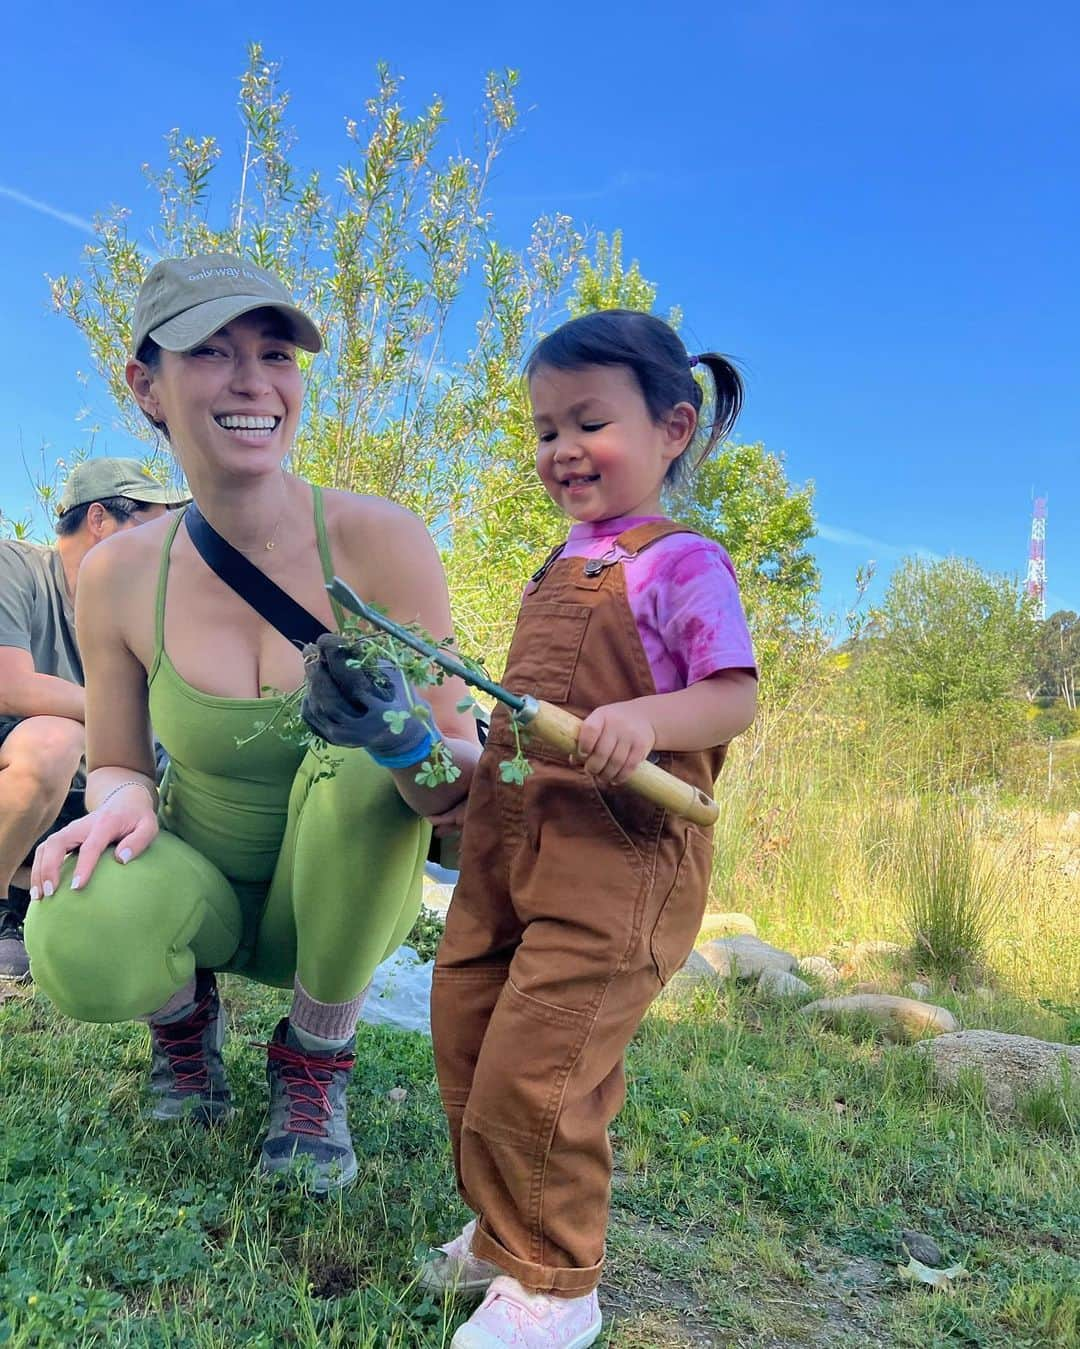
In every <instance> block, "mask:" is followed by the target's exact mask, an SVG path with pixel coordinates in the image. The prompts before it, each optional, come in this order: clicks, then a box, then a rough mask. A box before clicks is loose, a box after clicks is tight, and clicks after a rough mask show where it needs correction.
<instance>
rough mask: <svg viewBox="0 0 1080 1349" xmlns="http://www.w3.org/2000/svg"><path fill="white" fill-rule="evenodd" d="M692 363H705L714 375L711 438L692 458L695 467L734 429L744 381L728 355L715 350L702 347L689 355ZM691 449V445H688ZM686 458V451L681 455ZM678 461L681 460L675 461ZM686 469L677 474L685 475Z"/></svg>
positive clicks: (741, 399) (740, 406)
mask: <svg viewBox="0 0 1080 1349" xmlns="http://www.w3.org/2000/svg"><path fill="white" fill-rule="evenodd" d="M690 365H691V366H695V365H703V366H705V368H706V369H707V370H708V372H709V374H710V375H711V376H712V385H713V405H712V422H711V423H710V424H709V438H708V440H707V441H706V442H705V448H704V449H703V450H701V452H700V453H699V454H698V455H697V456H696V458H695V459H694V461H693V468H694V469H697V468H700V467H701V465H702V464H703V463H704V462H705V460H706V459H708V457H709V455H710V454H712V452H713V450H715V449H716V447H717V445H719V444H720V443H721V442H722V441H725V440H726V439H727V438H728V436H729V435H730V434H731V432H732V431H733V430H734V427H735V423H736V422H737V421H738V420H739V413H740V412H741V411H742V405H743V382H742V376H741V375H740V374H739V371H738V369H737V368H736V366H735V365H734V364H733V363H732V362H731V361H730V360H729V359H728V358H727V357H726V356H721V355H719V353H717V352H715V351H703V352H700V353H699V354H698V355H697V356H691V357H690ZM687 448H688V449H689V447H687ZM680 458H685V455H683V456H680ZM675 462H676V464H678V463H679V460H676V461H675ZM685 473H686V471H685V470H683V472H682V473H680V474H679V475H678V476H680V477H683V476H685Z"/></svg>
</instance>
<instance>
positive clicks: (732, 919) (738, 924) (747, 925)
mask: <svg viewBox="0 0 1080 1349" xmlns="http://www.w3.org/2000/svg"><path fill="white" fill-rule="evenodd" d="M701 932H702V935H704V936H710V937H721V936H726V935H727V934H729V933H731V934H734V935H739V934H742V935H743V936H747V937H756V936H757V923H755V922H754V920H753V919H752V918H751V917H750V915H749V914H748V913H707V914H706V915H705V917H704V918H703V919H702V920H701Z"/></svg>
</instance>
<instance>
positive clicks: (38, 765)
mask: <svg viewBox="0 0 1080 1349" xmlns="http://www.w3.org/2000/svg"><path fill="white" fill-rule="evenodd" d="M185 499H186V498H185V496H184V495H183V494H182V493H180V492H176V491H174V490H173V489H171V488H169V487H165V486H163V485H162V484H161V483H160V482H158V481H157V480H156V479H155V478H153V477H151V476H150V474H149V473H147V472H146V470H145V469H143V468H142V467H141V465H140V464H139V463H138V462H137V461H136V460H134V459H87V460H85V461H84V462H83V463H81V464H76V466H75V467H74V468H73V469H72V470H71V472H70V473H69V474H68V478H67V481H66V482H65V484H64V487H63V491H62V492H61V495H60V504H59V508H58V509H59V515H58V518H57V521H56V535H57V538H56V543H55V544H54V545H52V547H42V546H40V545H38V544H36V543H27V542H24V541H23V540H21V539H2V540H0V979H25V978H27V977H28V974H29V963H28V961H27V957H26V947H25V945H24V943H23V920H24V918H25V916H26V906H27V903H28V901H29V894H28V891H27V890H26V888H25V887H24V886H22V885H16V884H15V881H16V880H19V881H25V880H28V879H29V866H28V865H26V864H27V863H28V860H29V857H30V855H31V853H32V852H33V850H34V847H35V845H36V844H37V842H38V840H39V839H40V838H41V837H42V835H44V834H45V833H47V832H48V831H49V830H50V829H52V828H54V827H56V826H62V825H64V824H67V823H68V822H69V821H70V820H72V819H74V818H76V816H78V815H81V814H82V789H83V783H84V775H83V771H82V757H83V750H84V747H85V738H86V737H85V734H84V730H83V720H84V712H85V696H84V694H83V667H82V660H81V658H80V656H79V647H78V643H77V642H76V640H75V614H74V603H75V590H76V587H77V585H78V577H79V567H80V565H81V564H82V560H83V558H84V557H85V556H86V554H87V553H88V552H90V550H91V549H92V548H95V547H96V546H97V545H98V544H99V543H101V541H102V540H103V539H107V538H109V536H110V535H112V534H116V533H118V532H119V531H121V530H127V529H131V528H133V526H135V525H141V524H143V523H145V522H146V521H147V520H153V519H155V518H156V517H157V516H159V515H163V514H164V513H165V510H166V508H167V507H169V506H175V505H179V504H180V502H181V501H183V500H185Z"/></svg>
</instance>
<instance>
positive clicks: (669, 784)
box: [525, 698, 720, 827]
mask: <svg viewBox="0 0 1080 1349" xmlns="http://www.w3.org/2000/svg"><path fill="white" fill-rule="evenodd" d="M536 709H537V710H536V713H535V715H534V716H532V717H531V718H530V719H529V720H528V722H526V723H525V725H526V726H527V728H528V730H530V731H532V732H534V733H535V734H536V735H538V736H539V737H540V739H541V740H543V741H544V743H545V744H547V745H551V746H552V748H553V749H561V750H563V751H564V752H565V753H566V754H573V753H575V752H576V750H577V747H578V735H579V734H580V732H581V721H580V719H579V718H578V717H575V716H574V714H573V713H572V712H566V711H564V710H563V708H561V707H555V706H554V705H553V704H552V703H545V702H543V701H542V700H541V699H539V698H538V699H537V700H536ZM626 786H627V787H630V788H631V789H632V790H633V791H635V792H637V793H638V795H639V796H643V797H645V799H646V800H647V801H655V803H656V804H657V805H658V806H663V807H664V809H665V810H670V811H671V813H672V814H673V815H679V816H681V817H682V818H683V819H684V820H690V821H691V822H692V823H693V824H700V825H704V826H706V827H707V826H708V825H710V824H713V823H714V822H715V820H716V817H717V815H719V813H720V812H719V810H718V809H717V805H716V802H715V801H714V800H713V799H712V797H711V796H706V795H705V793H704V792H703V791H699V790H698V788H697V787H692V786H691V785H690V783H689V782H683V780H682V779H681V778H677V777H674V776H673V775H672V774H671V773H668V772H666V771H665V770H664V769H663V768H657V766H656V764H654V763H649V761H648V760H647V759H645V760H644V761H643V762H641V763H639V764H638V766H637V767H636V768H635V769H634V771H633V773H631V774H630V776H629V778H627V780H626Z"/></svg>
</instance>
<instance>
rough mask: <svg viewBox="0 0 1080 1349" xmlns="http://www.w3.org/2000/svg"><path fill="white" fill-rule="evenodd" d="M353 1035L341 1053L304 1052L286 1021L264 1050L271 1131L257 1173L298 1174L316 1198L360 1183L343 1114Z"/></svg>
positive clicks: (283, 1021) (267, 1135)
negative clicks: (295, 1172)
mask: <svg viewBox="0 0 1080 1349" xmlns="http://www.w3.org/2000/svg"><path fill="white" fill-rule="evenodd" d="M355 1045H356V1037H355V1036H353V1037H352V1038H351V1039H350V1040H349V1041H348V1043H347V1044H345V1045H343V1046H342V1048H341V1049H336V1050H328V1051H326V1052H320V1051H319V1050H313V1049H305V1048H304V1046H303V1045H302V1044H301V1043H300V1041H299V1040H298V1039H297V1038H296V1033H295V1031H294V1030H293V1028H292V1026H291V1025H290V1024H289V1018H288V1017H282V1019H281V1020H280V1021H279V1022H278V1025H277V1029H276V1030H275V1031H274V1037H273V1039H272V1040H271V1041H270V1043H269V1044H268V1045H267V1046H266V1080H267V1082H268V1083H269V1085H270V1127H269V1128H268V1129H267V1131H266V1138H265V1140H264V1142H263V1145H262V1152H261V1153H260V1155H259V1170H260V1171H261V1172H262V1174H263V1175H264V1176H271V1177H274V1178H278V1177H281V1176H283V1174H284V1173H285V1172H288V1171H290V1170H292V1169H294V1168H295V1169H297V1170H298V1171H299V1172H300V1174H301V1176H302V1178H303V1179H304V1181H305V1183H306V1184H307V1186H308V1188H309V1189H310V1190H312V1191H313V1192H314V1193H315V1194H328V1193H329V1192H330V1191H331V1190H341V1189H344V1188H345V1186H346V1185H351V1184H352V1182H353V1181H354V1180H355V1179H356V1172H357V1166H356V1153H355V1152H354V1151H353V1145H352V1138H351V1137H350V1135H349V1123H348V1119H347V1118H346V1113H345V1088H346V1087H347V1086H348V1082H349V1075H350V1074H351V1072H352V1068H353V1064H354V1063H355V1062H356V1059H355V1058H354V1056H353V1049H354V1048H355Z"/></svg>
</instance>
